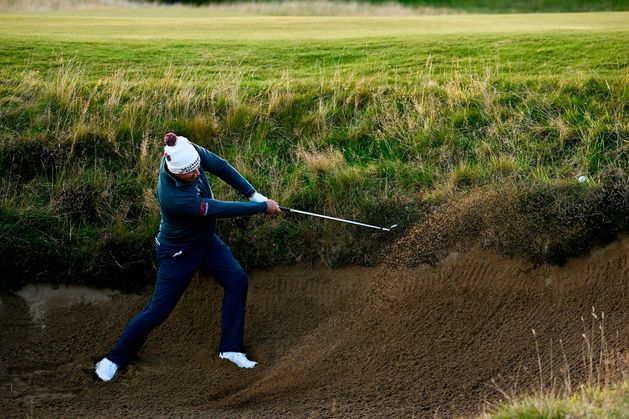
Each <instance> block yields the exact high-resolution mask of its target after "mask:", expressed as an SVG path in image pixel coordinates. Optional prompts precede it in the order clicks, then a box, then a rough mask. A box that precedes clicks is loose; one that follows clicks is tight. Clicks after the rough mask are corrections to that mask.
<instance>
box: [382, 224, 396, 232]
mask: <svg viewBox="0 0 629 419" xmlns="http://www.w3.org/2000/svg"><path fill="white" fill-rule="evenodd" d="M395 228H397V224H393V225H392V226H391V227H389V228H383V230H384V231H391V230H393V229H395Z"/></svg>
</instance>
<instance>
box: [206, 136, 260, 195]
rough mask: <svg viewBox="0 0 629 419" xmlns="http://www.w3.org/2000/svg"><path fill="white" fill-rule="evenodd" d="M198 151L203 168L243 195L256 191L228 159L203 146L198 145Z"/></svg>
mask: <svg viewBox="0 0 629 419" xmlns="http://www.w3.org/2000/svg"><path fill="white" fill-rule="evenodd" d="M197 151H198V152H199V156H200V157H201V166H202V167H203V169H205V170H207V171H208V172H210V173H212V174H213V175H215V176H218V177H219V178H221V179H222V180H223V181H224V182H226V183H227V184H228V185H229V186H231V187H232V188H234V189H236V190H237V191H238V192H240V193H241V194H242V195H243V196H246V197H250V196H251V195H253V194H254V192H255V191H256V190H255V189H254V188H253V186H251V184H250V183H249V182H248V181H247V179H245V178H244V177H243V176H242V175H241V174H240V173H238V171H237V170H236V169H234V168H233V167H232V165H230V164H229V163H227V161H225V160H224V159H222V158H220V157H219V156H217V155H216V154H214V153H212V152H209V151H207V150H206V149H204V148H203V147H198V146H197Z"/></svg>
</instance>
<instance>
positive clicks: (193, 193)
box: [157, 144, 266, 246]
mask: <svg viewBox="0 0 629 419" xmlns="http://www.w3.org/2000/svg"><path fill="white" fill-rule="evenodd" d="M194 147H195V148H196V149H197V151H198V152H199V156H200V157H201V167H200V168H199V171H200V172H201V173H200V175H199V177H197V179H196V180H194V181H193V182H182V181H181V180H179V179H177V178H176V177H175V176H173V174H172V173H170V172H169V171H168V167H167V166H166V159H165V158H162V163H161V167H160V172H159V180H158V183H157V199H158V201H159V210H160V214H161V218H162V219H161V223H160V226H159V233H158V235H157V240H158V242H159V243H163V244H167V245H176V246H187V245H195V244H200V243H203V242H205V241H207V240H209V238H210V237H211V236H212V233H213V232H214V230H215V229H216V219H217V218H231V217H238V216H241V215H251V214H257V213H261V212H265V211H266V202H227V201H219V200H216V199H214V195H213V194H212V188H211V186H210V182H209V181H208V178H207V176H206V174H205V172H206V171H207V172H209V173H211V174H213V175H215V176H218V177H219V178H220V179H222V180H223V181H225V182H227V184H229V185H230V186H231V187H233V188H234V189H236V190H237V191H238V192H240V193H241V194H242V195H243V196H244V197H250V196H251V195H253V194H254V193H255V192H256V191H255V189H254V188H253V186H251V184H250V183H249V182H247V180H246V179H245V178H244V177H242V175H241V174H240V173H238V171H237V170H236V169H234V168H233V167H232V166H231V165H230V164H229V163H227V162H226V161H225V160H223V159H222V158H220V157H219V156H217V155H216V154H214V153H211V152H210V151H208V150H206V149H205V148H203V147H200V146H198V145H196V144H194Z"/></svg>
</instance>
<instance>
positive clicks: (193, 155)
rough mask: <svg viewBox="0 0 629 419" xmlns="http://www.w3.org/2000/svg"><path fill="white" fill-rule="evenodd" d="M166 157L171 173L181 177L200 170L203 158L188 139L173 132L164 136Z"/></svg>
mask: <svg viewBox="0 0 629 419" xmlns="http://www.w3.org/2000/svg"><path fill="white" fill-rule="evenodd" d="M164 144H166V145H165V146H164V157H166V166H168V170H170V173H173V174H176V175H180V174H184V173H190V172H193V171H195V170H196V169H198V168H199V165H200V164H201V158H200V157H199V153H198V152H197V150H196V149H195V148H194V146H193V145H192V143H191V142H190V141H188V139H187V138H186V137H179V136H177V134H175V133H173V132H169V133H168V134H166V135H164Z"/></svg>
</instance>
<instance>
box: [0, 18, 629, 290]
mask: <svg viewBox="0 0 629 419" xmlns="http://www.w3.org/2000/svg"><path fill="white" fill-rule="evenodd" d="M116 13H118V12H116ZM142 13H146V15H142ZM152 13H155V12H154V11H152V9H151V10H149V11H146V12H143V11H137V10H133V11H132V12H130V13H129V14H128V15H122V16H121V15H117V16H116V17H112V16H103V15H98V16H96V15H92V16H85V15H84V16H64V15H63V14H60V13H57V14H52V13H50V14H48V13H37V14H31V15H28V14H24V13H21V14H7V13H4V14H0V22H1V23H2V24H1V25H0V80H1V81H0V136H1V141H2V142H1V144H0V172H1V173H2V175H1V179H2V183H1V184H0V198H1V204H0V212H1V215H2V217H0V219H1V220H2V221H0V237H1V238H2V241H1V242H2V246H3V252H4V254H5V255H9V256H8V257H7V258H5V260H7V262H3V269H5V272H6V273H7V276H6V277H5V278H6V279H5V280H4V281H3V283H4V284H5V285H10V284H13V285H15V284H17V283H19V282H20V281H25V280H33V278H37V279H42V280H43V279H46V280H55V278H66V277H67V278H70V280H72V281H88V282H96V283H104V284H108V285H117V286H120V285H121V284H112V282H111V281H114V282H115V281H117V279H120V281H123V280H124V279H123V278H126V277H125V275H121V274H120V273H121V272H126V273H127V274H128V275H127V277H129V276H131V277H135V279H134V281H136V282H135V283H137V284H142V283H143V281H144V280H150V278H151V277H152V270H151V269H150V268H151V265H150V264H151V243H152V236H153V235H154V234H155V232H156V230H157V225H158V221H159V213H158V210H157V204H156V201H155V197H154V193H153V189H154V185H155V177H156V169H157V165H158V162H159V157H160V155H161V147H162V145H161V143H160V141H161V137H162V135H163V133H164V132H167V131H171V130H173V131H176V132H177V133H179V134H182V135H186V136H188V137H189V138H190V139H191V140H193V141H195V142H197V143H199V144H201V145H203V146H206V147H208V148H209V149H211V150H213V151H215V152H216V153H218V154H220V155H222V156H224V157H225V158H227V159H228V160H229V161H230V162H232V164H234V165H235V166H236V167H237V168H238V169H239V170H240V171H241V172H242V173H243V174H244V175H245V176H246V177H247V178H249V179H250V180H251V181H252V183H253V184H254V185H255V186H256V187H257V188H258V189H259V190H260V191H261V192H263V193H265V194H267V195H268V196H271V197H274V198H276V199H278V200H279V201H281V202H282V203H283V204H285V205H292V206H295V207H300V208H303V209H306V210H314V211H319V212H326V213H330V214H332V215H338V216H344V217H354V218H360V219H362V220H363V221H365V222H371V223H376V224H377V223H384V224H386V223H387V222H388V224H389V225H390V224H392V223H393V222H394V221H400V223H401V224H402V226H404V225H406V226H408V225H411V224H413V223H416V222H418V220H419V219H418V218H417V217H419V216H420V215H419V214H420V212H422V211H424V210H425V209H426V205H431V204H430V203H431V202H444V201H447V199H450V198H449V197H451V196H453V195H454V194H457V193H465V191H468V190H471V189H473V188H494V187H497V186H504V185H514V187H518V185H525V186H530V185H539V186H540V187H544V188H546V187H555V188H562V187H573V186H574V185H575V182H576V178H577V177H578V176H579V175H586V176H587V177H588V185H589V186H588V188H596V187H597V185H601V184H604V183H605V182H606V181H607V180H608V179H618V178H623V176H624V175H623V174H624V173H626V167H627V139H628V132H629V122H628V117H627V114H628V113H627V103H629V88H628V86H629V72H628V67H627V64H628V62H629V60H628V56H627V52H628V51H627V48H626V45H627V41H629V25H626V23H627V22H628V21H629V13H600V14H599V13H597V14H574V15H570V14H566V15H527V16H524V15H508V16H500V17H496V16H491V15H486V16H474V17H470V16H457V17H455V18H454V20H451V18H449V17H444V16H440V17H425V16H424V17H414V18H406V17H405V18H390V17H389V18H357V17H351V18H338V17H334V18H273V17H257V18H247V17H239V18H216V17H203V16H200V17H191V16H185V17H167V18H166V17H157V16H155V15H152ZM186 13H188V12H186ZM190 13H191V12H190ZM138 14H140V15H138ZM216 187H217V193H218V196H219V197H221V198H223V199H236V198H237V197H236V196H235V195H234V194H233V192H232V191H229V190H228V189H227V188H225V187H224V186H222V185H221V184H220V182H219V183H217V184H216ZM575 199H578V197H577V198H575ZM420 210H421V211H420ZM221 228H222V229H223V230H222V231H223V232H224V234H225V235H227V236H226V240H228V241H229V242H230V243H231V244H233V245H234V247H235V249H236V250H237V252H238V253H239V255H240V256H241V257H242V258H243V261H244V263H245V264H246V265H247V266H265V265H269V264H273V263H278V262H291V261H298V260H313V259H317V258H318V259H323V260H324V261H326V262H328V263H330V264H337V263H347V262H359V263H369V261H370V260H373V259H372V256H373V255H372V253H373V252H372V253H370V251H369V249H368V247H369V246H371V245H370V244H369V241H370V236H368V235H367V234H366V233H364V232H356V231H355V230H351V229H344V228H340V227H339V226H330V225H329V224H324V223H316V222H314V221H311V220H301V221H297V220H294V219H291V220H286V219H275V220H272V221H270V222H268V221H266V222H263V220H262V219H259V218H252V219H243V220H233V221H230V222H224V223H222V227H221ZM252 236H255V237H256V240H257V244H254V245H253V246H251V245H250V243H249V239H250V238H251V237H252ZM357 242H360V243H362V245H358V244H357ZM260 243H264V245H263V244H260ZM269 243H272V245H270V246H269V245H268V244H269ZM339 243H344V244H345V245H340V244H339ZM288 245H290V246H288ZM365 246H367V247H365ZM287 248H290V252H289V255H288V256H287V254H286V249H287ZM15 261H17V263H16V262H15ZM5 265H6V266H5ZM116 278H117V279H116ZM57 280H59V279H57ZM127 285H128V284H127Z"/></svg>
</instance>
